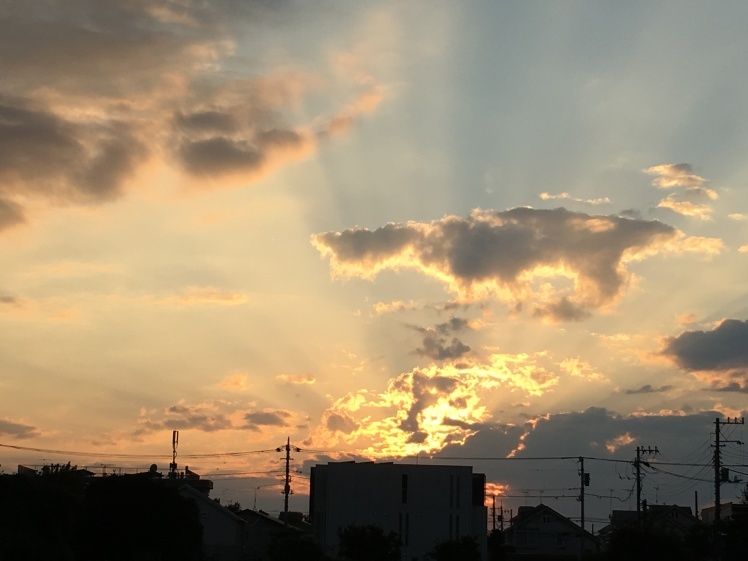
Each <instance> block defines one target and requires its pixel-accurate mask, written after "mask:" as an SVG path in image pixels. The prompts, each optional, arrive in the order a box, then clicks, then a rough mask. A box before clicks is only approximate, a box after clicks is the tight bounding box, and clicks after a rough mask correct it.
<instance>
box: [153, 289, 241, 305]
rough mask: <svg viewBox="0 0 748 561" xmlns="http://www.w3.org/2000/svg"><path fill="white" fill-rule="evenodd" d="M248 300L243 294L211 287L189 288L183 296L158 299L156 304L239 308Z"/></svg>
mask: <svg viewBox="0 0 748 561" xmlns="http://www.w3.org/2000/svg"><path fill="white" fill-rule="evenodd" d="M248 299H249V298H248V296H247V295H246V294H245V293H243V292H228V291H225V290H223V289H221V288H216V287H213V286H204V287H201V286H191V287H189V288H187V289H186V290H185V291H184V293H183V294H179V295H173V296H166V297H164V298H160V299H159V300H158V303H159V304H166V305H172V306H204V305H214V306H216V305H217V306H241V305H243V304H246V303H247V300H248Z"/></svg>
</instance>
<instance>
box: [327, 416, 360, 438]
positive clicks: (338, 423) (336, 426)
mask: <svg viewBox="0 0 748 561" xmlns="http://www.w3.org/2000/svg"><path fill="white" fill-rule="evenodd" d="M325 425H326V426H327V428H328V429H330V430H331V431H333V432H343V433H346V434H350V433H352V432H353V431H355V430H356V429H358V428H359V427H360V426H361V425H360V424H359V423H358V422H356V421H355V420H354V419H353V418H352V417H350V416H349V415H346V414H345V413H331V414H330V415H328V416H327V418H326V419H325Z"/></svg>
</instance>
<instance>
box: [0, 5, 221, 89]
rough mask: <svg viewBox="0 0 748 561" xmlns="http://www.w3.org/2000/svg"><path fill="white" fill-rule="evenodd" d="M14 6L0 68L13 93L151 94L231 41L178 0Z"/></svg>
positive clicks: (3, 29) (0, 36) (2, 35)
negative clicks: (180, 7) (181, 6)
mask: <svg viewBox="0 0 748 561" xmlns="http://www.w3.org/2000/svg"><path fill="white" fill-rule="evenodd" d="M9 4H10V6H9V8H8V10H7V11H6V12H5V13H4V14H3V15H4V17H3V18H2V19H0V67H1V68H3V69H4V73H5V75H6V76H12V78H13V79H12V80H11V79H5V80H2V79H0V81H1V82H2V83H4V85H5V87H6V91H7V90H8V89H11V90H15V91H14V93H19V91H18V90H19V89H21V88H23V89H25V90H27V91H29V90H33V89H37V88H39V87H40V86H43V87H45V88H49V87H54V88H56V89H58V90H62V91H66V92H76V93H78V94H84V95H91V94H95V95H103V96H106V97H111V98H121V97H125V96H127V94H135V93H142V92H152V91H154V90H155V89H157V87H158V85H159V84H162V83H163V82H164V80H165V78H166V79H168V77H170V76H173V75H174V73H175V72H180V71H183V70H184V69H185V68H188V69H189V68H197V67H198V64H197V63H198V62H201V61H207V60H210V58H211V57H212V56H213V55H214V52H215V51H216V50H219V49H220V48H221V42H223V41H225V40H226V39H227V38H228V35H227V33H226V31H225V30H224V31H223V32H222V31H221V30H220V29H218V28H217V27H216V26H213V25H210V24H206V22H207V21H208V20H207V19H205V18H204V19H201V20H198V19H196V13H194V12H193V11H192V10H185V11H183V12H182V13H181V14H180V13H178V12H177V10H175V8H177V3H176V2H174V3H159V4H161V5H160V6H159V5H158V4H156V3H153V2H145V1H141V0H134V1H127V2H119V1H115V0H65V1H50V2H45V5H44V10H43V11H40V10H38V9H37V10H30V9H28V8H26V7H25V6H22V4H24V2H14V1H13V0H11V1H10V2H9ZM196 4H197V3H194V2H190V3H189V4H187V5H186V6H188V5H192V6H194V5H196ZM169 10H171V12H170V13H169ZM191 12H192V13H191ZM211 51H213V53H212V52H211Z"/></svg>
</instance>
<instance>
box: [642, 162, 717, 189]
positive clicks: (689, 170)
mask: <svg viewBox="0 0 748 561" xmlns="http://www.w3.org/2000/svg"><path fill="white" fill-rule="evenodd" d="M644 173H648V174H650V175H656V176H657V177H656V178H655V179H653V180H652V185H654V186H655V187H661V188H663V189H670V188H672V187H700V186H701V185H703V184H704V183H706V181H707V180H706V179H704V178H703V177H700V176H698V175H696V174H695V173H693V167H692V166H691V164H659V165H656V166H651V167H649V168H647V169H645V170H644Z"/></svg>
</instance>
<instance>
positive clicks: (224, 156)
mask: <svg viewBox="0 0 748 561" xmlns="http://www.w3.org/2000/svg"><path fill="white" fill-rule="evenodd" d="M179 158H180V160H181V162H182V164H183V165H184V167H185V169H186V170H187V171H188V172H190V173H192V174H194V175H216V174H222V173H227V172H237V171H253V170H257V169H259V168H260V166H261V165H262V163H263V161H264V157H263V155H262V153H261V152H260V151H258V150H257V149H256V148H255V147H253V146H252V145H250V144H249V143H248V142H246V141H236V140H231V139H228V138H224V137H220V136H215V137H213V138H208V139H206V140H198V141H194V142H191V141H188V142H186V143H184V144H183V145H182V147H181V149H180V150H179Z"/></svg>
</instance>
